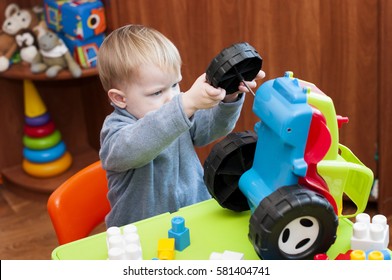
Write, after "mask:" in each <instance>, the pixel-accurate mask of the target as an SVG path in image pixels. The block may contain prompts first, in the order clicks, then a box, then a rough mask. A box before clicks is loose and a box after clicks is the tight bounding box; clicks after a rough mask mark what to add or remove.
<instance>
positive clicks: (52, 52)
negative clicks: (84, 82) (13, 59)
mask: <svg viewBox="0 0 392 280" xmlns="http://www.w3.org/2000/svg"><path fill="white" fill-rule="evenodd" d="M38 46H39V52H40V55H37V57H36V59H34V61H33V62H32V64H31V68H30V69H31V72H32V73H41V72H44V71H45V73H46V76H47V77H49V78H54V77H56V76H57V74H58V73H59V72H60V71H61V70H62V69H66V68H68V69H69V71H70V72H71V75H72V77H74V78H78V77H80V76H81V75H82V69H81V68H80V66H79V65H78V64H77V63H76V61H75V60H74V59H73V57H72V55H71V53H70V52H69V50H68V48H67V46H66V45H65V44H64V42H63V40H61V39H60V38H59V37H58V36H57V34H55V33H54V32H52V31H50V30H47V31H46V32H45V33H44V34H43V35H42V34H40V35H38Z"/></svg>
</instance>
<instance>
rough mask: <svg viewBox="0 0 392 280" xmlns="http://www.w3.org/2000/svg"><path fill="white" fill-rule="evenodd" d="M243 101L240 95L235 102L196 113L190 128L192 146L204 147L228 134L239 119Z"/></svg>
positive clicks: (243, 97)
mask: <svg viewBox="0 0 392 280" xmlns="http://www.w3.org/2000/svg"><path fill="white" fill-rule="evenodd" d="M244 101H245V94H241V95H240V96H239V99H238V100H237V101H236V102H232V103H223V102H221V103H219V105H218V106H215V107H214V108H212V109H207V110H199V111H197V112H196V113H195V115H194V125H193V126H192V128H191V135H192V139H193V143H194V145H195V146H204V145H207V144H209V143H211V142H213V141H215V140H217V139H218V138H220V137H223V136H226V135H227V134H229V133H230V132H231V131H232V130H233V129H234V127H235V125H236V123H237V121H238V118H239V117H240V114H241V109H242V106H243V104H244Z"/></svg>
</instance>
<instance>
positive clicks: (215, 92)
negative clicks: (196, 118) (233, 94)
mask: <svg viewBox="0 0 392 280" xmlns="http://www.w3.org/2000/svg"><path fill="white" fill-rule="evenodd" d="M225 96H226V91H225V90H224V89H222V88H214V87H213V86H211V85H210V84H208V83H207V80H206V74H203V75H201V76H200V77H199V78H197V80H196V81H195V82H194V83H193V85H192V87H191V88H190V89H189V90H188V91H187V92H185V93H184V94H183V95H182V105H183V108H184V111H185V113H186V114H187V116H188V117H191V116H192V115H193V114H194V113H195V112H196V111H197V110H200V109H209V108H212V107H214V106H216V105H218V104H219V102H221V101H222V100H223V99H224V98H225Z"/></svg>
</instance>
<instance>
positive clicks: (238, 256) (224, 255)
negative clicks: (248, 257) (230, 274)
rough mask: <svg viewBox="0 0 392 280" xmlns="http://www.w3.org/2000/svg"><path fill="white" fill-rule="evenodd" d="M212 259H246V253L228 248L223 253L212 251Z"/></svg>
mask: <svg viewBox="0 0 392 280" xmlns="http://www.w3.org/2000/svg"><path fill="white" fill-rule="evenodd" d="M210 260H244V254H243V253H238V252H233V251H228V250H226V251H224V252H223V253H216V252H212V253H211V255H210Z"/></svg>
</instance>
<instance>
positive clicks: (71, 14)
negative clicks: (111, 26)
mask: <svg viewBox="0 0 392 280" xmlns="http://www.w3.org/2000/svg"><path fill="white" fill-rule="evenodd" d="M61 25H62V27H63V28H62V31H63V32H64V33H65V34H68V35H70V36H73V37H76V38H78V39H83V40H84V39H88V38H91V37H94V36H97V35H98V34H101V33H103V32H104V31H105V29H106V19H105V10H104V7H103V4H102V2H101V1H94V2H80V3H79V2H70V3H65V4H64V5H63V6H62V8H61Z"/></svg>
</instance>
